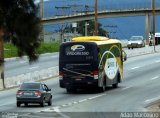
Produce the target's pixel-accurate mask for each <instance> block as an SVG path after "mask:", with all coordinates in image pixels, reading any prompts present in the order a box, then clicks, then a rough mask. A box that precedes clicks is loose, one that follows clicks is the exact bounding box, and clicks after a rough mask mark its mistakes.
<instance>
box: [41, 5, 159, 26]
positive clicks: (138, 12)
mask: <svg viewBox="0 0 160 118" xmlns="http://www.w3.org/2000/svg"><path fill="white" fill-rule="evenodd" d="M151 15H152V9H151V8H145V9H128V10H104V11H99V12H98V18H112V17H128V16H146V20H147V21H148V18H149V16H151ZM156 15H160V8H158V9H156ZM93 19H94V12H88V13H87V14H85V13H79V14H75V15H67V16H54V17H47V18H42V23H43V24H45V25H49V24H61V23H69V22H77V21H83V20H93Z"/></svg>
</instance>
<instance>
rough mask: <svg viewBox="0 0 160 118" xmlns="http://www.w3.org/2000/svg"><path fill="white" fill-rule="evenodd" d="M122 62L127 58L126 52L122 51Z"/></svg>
mask: <svg viewBox="0 0 160 118" xmlns="http://www.w3.org/2000/svg"><path fill="white" fill-rule="evenodd" d="M122 56H123V62H125V61H126V60H127V54H126V53H125V52H124V51H123V55H122Z"/></svg>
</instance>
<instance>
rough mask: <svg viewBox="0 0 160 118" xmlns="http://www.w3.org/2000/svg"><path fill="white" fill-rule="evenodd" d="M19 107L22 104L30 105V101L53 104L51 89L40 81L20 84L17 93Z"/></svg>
mask: <svg viewBox="0 0 160 118" xmlns="http://www.w3.org/2000/svg"><path fill="white" fill-rule="evenodd" d="M16 98H17V107H20V106H21V104H24V105H25V106H28V103H39V104H40V105H41V106H42V107H44V105H45V103H48V105H49V106H51V105H52V95H51V89H49V88H48V87H47V85H45V84H42V83H40V82H27V83H23V84H22V85H21V86H20V89H19V90H18V91H17V93H16Z"/></svg>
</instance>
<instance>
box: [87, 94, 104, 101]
mask: <svg viewBox="0 0 160 118" xmlns="http://www.w3.org/2000/svg"><path fill="white" fill-rule="evenodd" d="M104 95H106V94H101V95H97V96H93V97H90V98H88V99H89V100H92V99H95V98H98V97H101V96H104Z"/></svg>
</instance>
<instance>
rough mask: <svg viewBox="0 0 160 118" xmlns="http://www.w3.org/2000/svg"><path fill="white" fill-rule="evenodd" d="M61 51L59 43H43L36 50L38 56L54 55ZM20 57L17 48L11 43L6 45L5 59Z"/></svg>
mask: <svg viewBox="0 0 160 118" xmlns="http://www.w3.org/2000/svg"><path fill="white" fill-rule="evenodd" d="M58 51H59V43H41V45H40V47H39V48H38V49H36V53H37V54H43V53H52V52H58ZM11 57H18V53H17V47H15V46H14V45H13V44H11V43H5V44H4V58H11Z"/></svg>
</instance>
